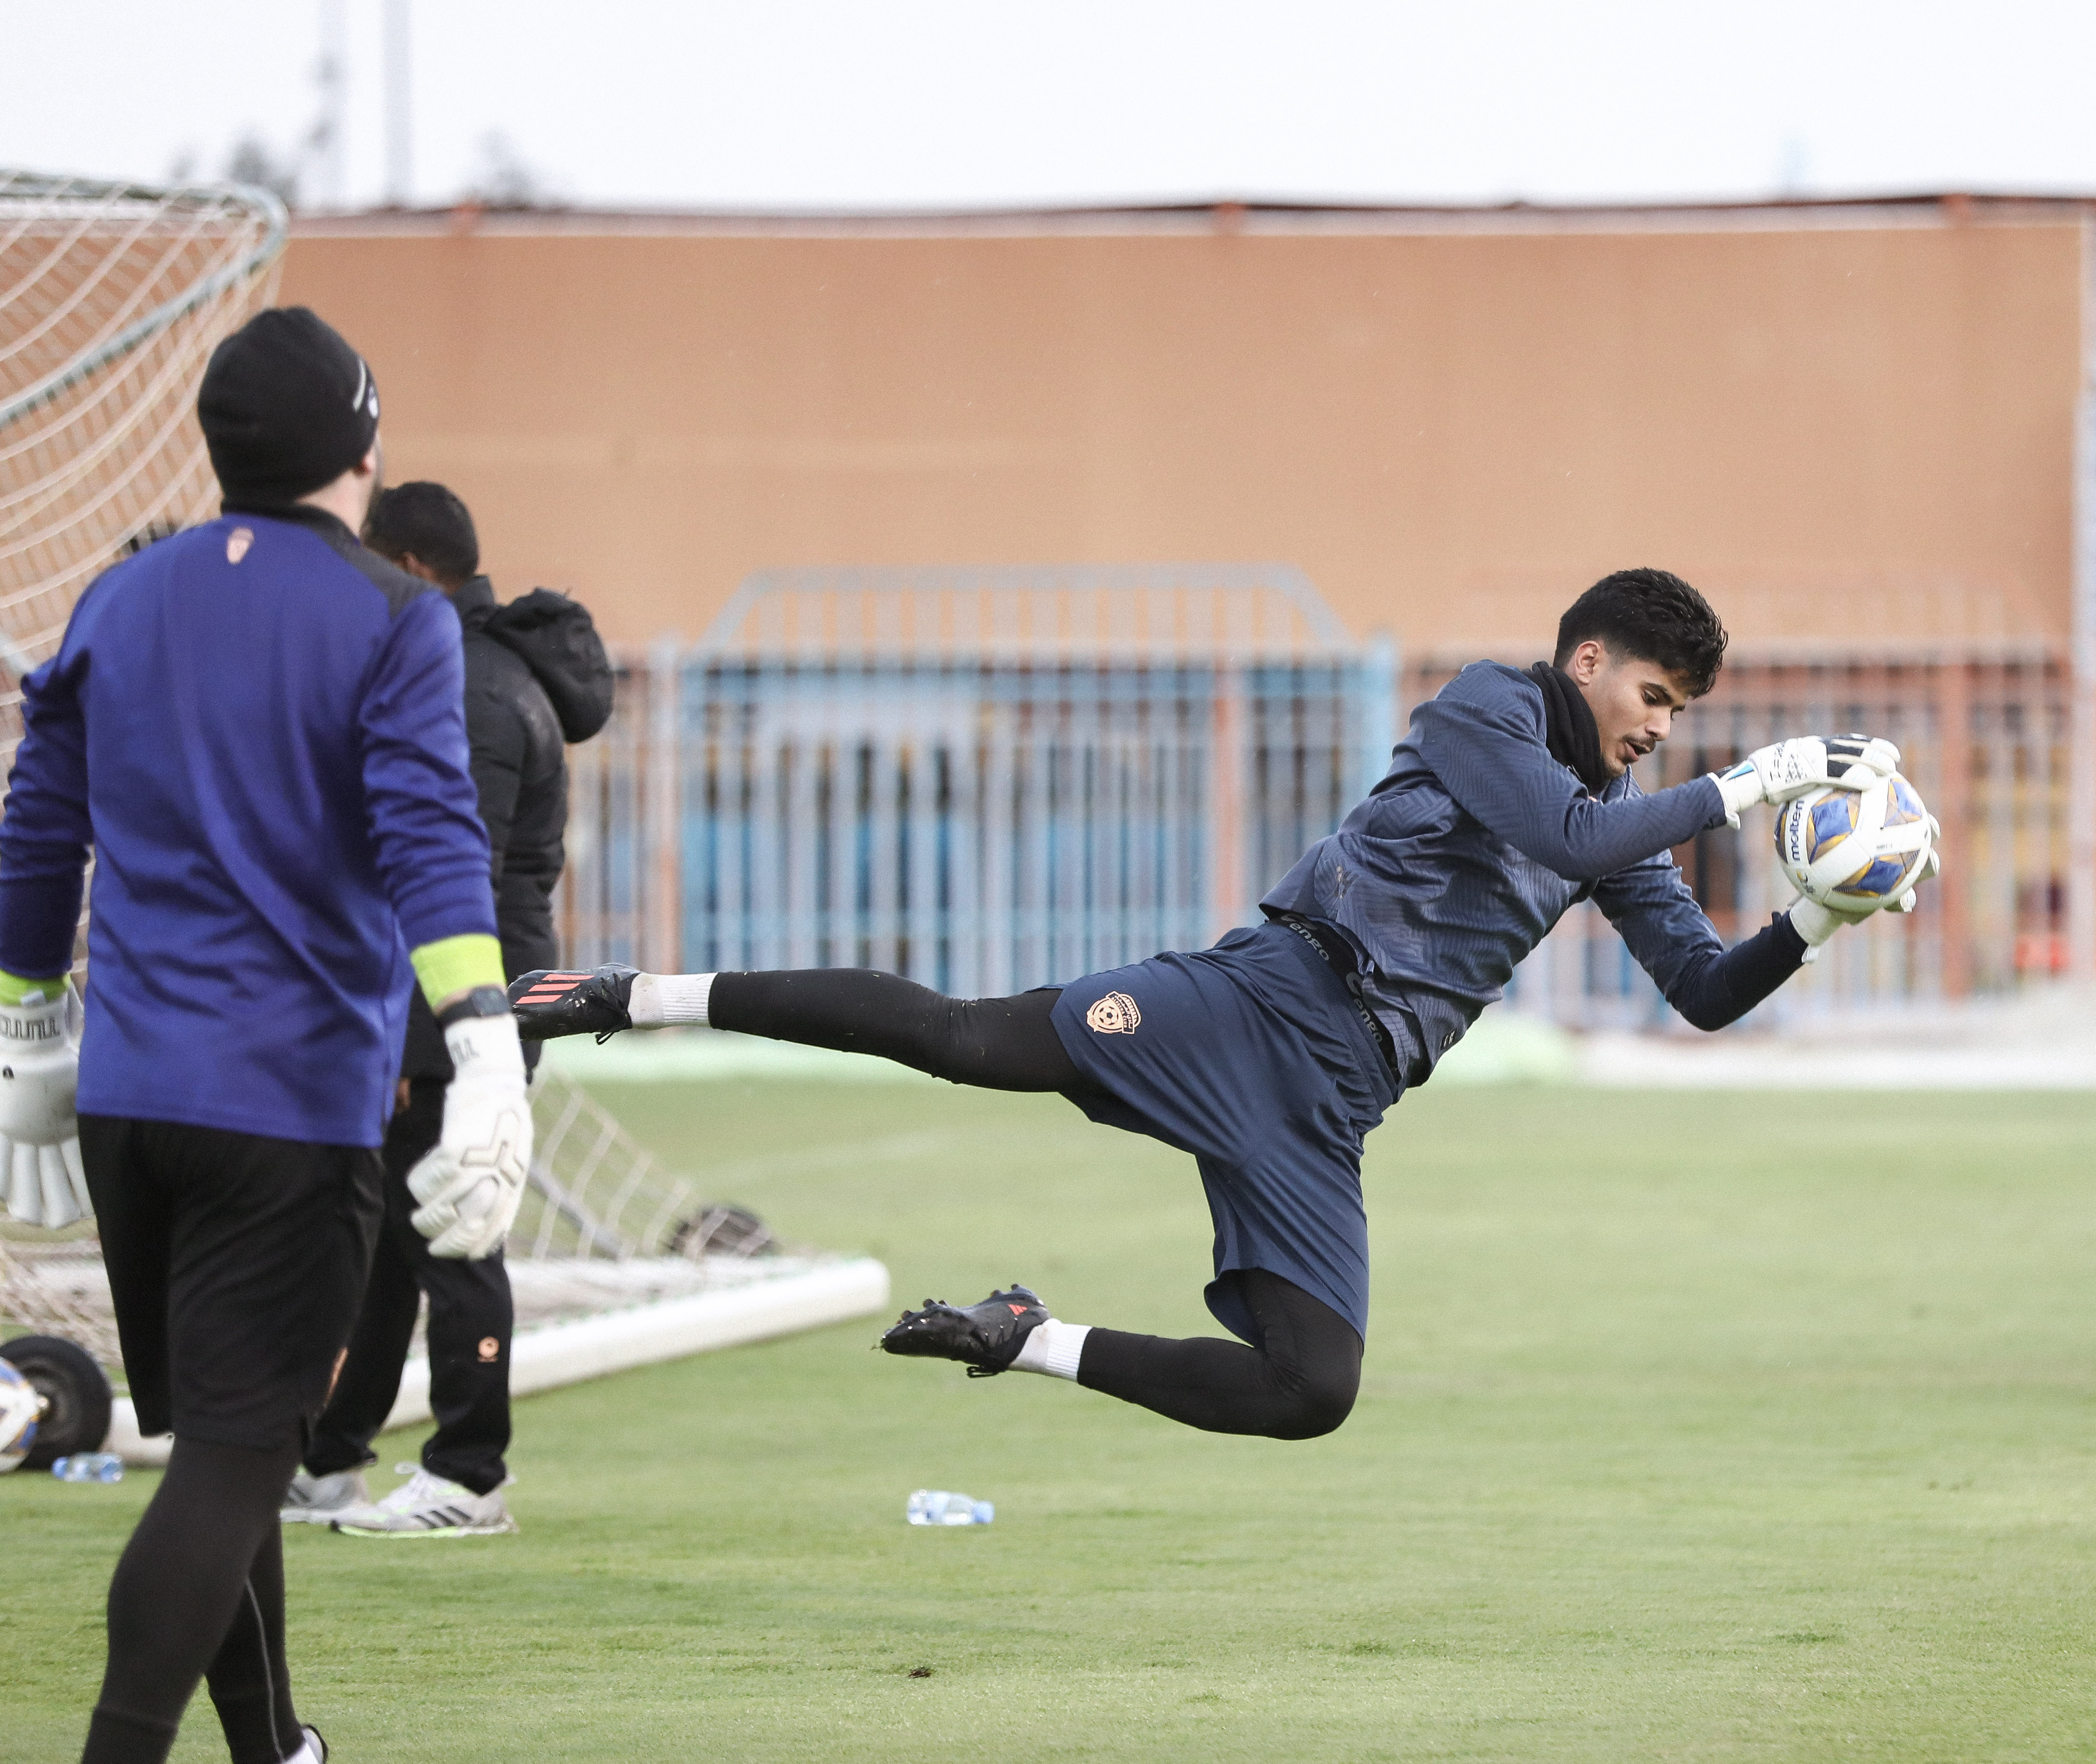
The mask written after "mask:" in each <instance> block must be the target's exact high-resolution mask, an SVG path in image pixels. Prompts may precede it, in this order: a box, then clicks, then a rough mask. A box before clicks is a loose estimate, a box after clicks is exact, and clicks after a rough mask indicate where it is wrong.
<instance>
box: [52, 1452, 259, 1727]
mask: <svg viewBox="0 0 2096 1764" xmlns="http://www.w3.org/2000/svg"><path fill="white" fill-rule="evenodd" d="M297 1464H298V1448H297V1447H296V1446H293V1445H286V1446H284V1447H280V1448H278V1449H277V1450H276V1451H274V1452H251V1451H248V1450H247V1449H245V1448H244V1447H239V1446H223V1445H213V1444H210V1443H205V1442H202V1441H199V1440H194V1439H180V1438H177V1439H176V1441H175V1447H174V1452H173V1455H172V1456H171V1457H170V1458H169V1460H168V1470H167V1474H166V1475H164V1476H163V1477H162V1478H160V1486H159V1489H158V1490H157V1491H155V1494H154V1495H153V1498H152V1500H151V1501H150V1502H148V1503H147V1504H146V1511H145V1513H144V1516H143V1517H141V1518H140V1520H139V1521H138V1530H135V1531H133V1533H132V1534H131V1541H130V1543H129V1544H127V1545H125V1547H124V1554H123V1557H122V1559H121V1560H120V1561H118V1563H117V1565H116V1576H115V1578H112V1579H111V1582H110V1583H109V1665H108V1670H107V1673H106V1674H105V1675H104V1676H103V1682H102V1696H101V1700H100V1701H98V1703H96V1705H95V1706H94V1719H93V1721H92V1722H91V1723H90V1726H89V1727H88V1733H87V1749H86V1750H85V1752H84V1753H82V1754H81V1764H160V1761H161V1760H162V1759H164V1758H165V1757H167V1755H168V1750H169V1749H170V1748H171V1747H172V1745H173V1744H174V1743H175V1729H176V1727H177V1724H178V1723H180V1722H181V1718H182V1710H183V1709H184V1708H185V1707H186V1706H187V1705H188V1703H189V1700H190V1696H191V1695H192V1693H194V1691H195V1689H196V1687H197V1680H198V1679H199V1678H205V1677H208V1679H209V1681H210V1684H211V1697H212V1703H213V1704H214V1705H216V1708H217V1710H218V1714H219V1722H220V1724H221V1727H224V1729H225V1739H226V1745H227V1749H228V1750H229V1752H230V1753H231V1754H232V1757H233V1760H234V1764H279V1761H280V1760H282V1759H283V1758H286V1757H290V1754H291V1753H294V1752H295V1751H296V1750H297V1749H299V1719H298V1715H297V1713H296V1712H295V1710H294V1709H293V1708H292V1706H291V1692H290V1679H289V1676H288V1674H287V1673H286V1669H285V1664H284V1557H283V1542H282V1527H281V1526H280V1523H279V1522H278V1520H277V1509H279V1508H280V1507H281V1506H282V1504H283V1500H284V1490H285V1487H286V1485H287V1484H288V1483H289V1482H290V1480H291V1472H292V1470H293V1469H295V1468H296V1467H297Z"/></svg>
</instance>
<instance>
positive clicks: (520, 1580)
mask: <svg viewBox="0 0 2096 1764" xmlns="http://www.w3.org/2000/svg"><path fill="white" fill-rule="evenodd" d="M603 1094H604V1095H605V1100H606V1101H607V1102H609V1103H610V1104H611V1106H612V1107H614V1109H615V1110H617V1111H618V1112H619V1113H620V1114H621V1115H622V1116H623V1117H624V1118H626V1119H627V1120H628V1121H629V1122H630V1123H631V1125H632V1126H633V1127H634V1128H635V1130H636V1131H637V1132H639V1133H640V1134H641V1135H642V1136H643V1137H644V1138H647V1139H648V1140H649V1141H650V1142H652V1143H653V1144H655V1145H657V1146H660V1147H662V1149H664V1150H665V1151H667V1152H669V1153H670V1155H671V1157H672V1159H673V1161H674V1162H675V1163H676V1164H678V1165H679V1167H681V1168H684V1169H687V1170H688V1171H690V1172H692V1173H693V1174H695V1175H697V1176H700V1177H702V1178H703V1179H704V1180H705V1185H706V1187H707V1188H708V1190H710V1191H711V1192H714V1193H718V1194H720V1195H722V1196H723V1197H724V1198H728V1199H738V1200H741V1201H744V1202H746V1203H749V1204H751V1205H753V1206H755V1207H758V1208H759V1209H761V1210H762V1211H763V1212H766V1215H767V1216H770V1217H771V1218H772V1219H774V1220H775V1221H776V1222H777V1224H778V1225H779V1226H780V1227H781V1228H782V1229H784V1231H786V1232H787V1233H789V1234H792V1235H795V1236H798V1237H801V1238H806V1239H808V1240H811V1241H814V1242H819V1243H823V1244H825V1245H828V1246H830V1247H836V1248H841V1249H867V1250H871V1251H874V1252H876V1253H877V1254H879V1255H881V1256H883V1257H884V1258H885V1259H886V1260H888V1262H889V1264H890V1266H891V1267H892V1268H893V1270H894V1273H895V1277H896V1289H897V1291H896V1295H897V1300H898V1301H901V1300H905V1299H906V1300H909V1301H910V1302H913V1303H914V1302H915V1300H916V1299H919V1297H920V1296H922V1295H924V1294H926V1293H932V1294H938V1295H945V1296H950V1297H952V1298H954V1299H962V1300H967V1299H975V1298H978V1297H980V1295H981V1294H982V1292H983V1291H984V1290H987V1288H988V1286H989V1285H990V1284H991V1283H993V1282H1004V1281H1006V1280H1008V1279H1012V1278H1021V1279H1026V1280H1029V1281H1031V1282H1035V1283H1037V1284H1038V1285H1039V1286H1040V1287H1041V1289H1042V1290H1043V1291H1044V1292H1045V1293H1046V1295H1047V1296H1048V1297H1049V1298H1050V1300H1051V1302H1052V1303H1053V1304H1054V1306H1055V1308H1056V1310H1057V1312H1059V1314H1060V1315H1062V1316H1066V1317H1068V1318H1071V1319H1072V1320H1075V1321H1094V1322H1111V1323H1115V1324H1117V1325H1123V1326H1126V1327H1132V1328H1136V1329H1142V1330H1158V1331H1165V1332H1172V1333H1180V1334H1184V1333H1189V1332H1193V1331H1203V1330H1209V1329H1210V1328H1211V1327H1212V1325H1208V1323H1207V1319H1206V1316H1205V1314H1204V1312H1203V1310H1202V1308H1201V1305H1200V1300H1199V1289H1200V1286H1201V1283H1202V1282H1203V1278H1204V1277H1205V1274H1206V1259H1207V1236H1206V1220H1205V1214H1204V1212H1203V1207H1202V1204H1201V1200H1200V1195H1199V1186H1198V1184H1197V1183H1196V1181H1195V1180H1194V1175H1193V1172H1192V1168H1191V1166H1190V1162H1189V1160H1187V1159H1183V1158H1181V1157H1180V1156H1178V1155H1175V1154H1173V1153H1171V1152H1169V1151H1165V1150H1164V1149H1163V1148H1161V1147H1159V1146H1154V1145H1151V1144H1150V1143H1148V1142H1144V1141H1142V1140H1139V1139H1137V1138H1135V1137H1130V1136H1129V1135H1125V1134H1121V1133H1113V1132H1111V1131H1109V1130H1107V1129H1103V1128H1097V1127H1092V1126H1090V1125H1089V1124H1086V1123H1085V1121H1084V1120H1082V1119H1081V1117H1080V1116H1078V1115H1077V1113H1076V1111H1074V1110H1073V1109H1072V1108H1070V1107H1068V1105H1066V1104H1064V1103H1061V1102H1059V1101H1058V1100H1056V1099H1055V1098H1007V1097H998V1096H993V1095H986V1094H975V1093H963V1092H957V1091H954V1090H950V1089H945V1088H944V1087H937V1086H932V1085H922V1086H915V1085H897V1086H887V1087H882V1086H872V1085H866V1086H842V1085H839V1086H830V1087H823V1086H815V1085H784V1084H779V1083H776V1082H771V1083H762V1084H760V1083H749V1084H731V1083H718V1084H714V1085H705V1086H693V1087H686V1088H683V1089H678V1088H675V1087H671V1086H668V1085H660V1086H652V1087H635V1088H632V1089H623V1090H613V1089H609V1087H607V1088H606V1089H605V1091H604V1093H603ZM2092 1139H2096V1102H2092V1101H2090V1100H2089V1099H2085V1098H2078V1097H2055V1096H2009V1095H1975V1096H1937V1097H1931V1096H1913V1095H1905V1096H1845V1095H1840V1094H1826V1095H1812V1096H1784V1097H1775V1098H1771V1097H1762V1096H1753V1095H1690V1094H1666V1095H1634V1094H1622V1093H1615V1094H1596V1093H1583V1092H1577V1091H1569V1090H1526V1091H1515V1090H1506V1091H1482V1090H1470V1091H1454V1092H1449V1093H1448V1094H1442V1095H1436V1094H1433V1093H1432V1092H1431V1091H1428V1092H1426V1093H1424V1094H1421V1095H1420V1096H1419V1097H1417V1098H1412V1099H1410V1100H1408V1101H1407V1102H1406V1103H1404V1106H1403V1107H1402V1108H1400V1110H1399V1111H1397V1113H1396V1115H1395V1116H1394V1118H1393V1119H1392V1120H1391V1122H1390V1123H1389V1124H1386V1126H1385V1127H1384V1128H1383V1129H1382V1131H1381V1132H1380V1133H1378V1136H1377V1137H1375V1138H1374V1139H1373V1141H1372V1142H1371V1149H1370V1155H1369V1172H1368V1182H1369V1214H1370V1219H1371V1222H1372V1227H1373V1235H1374V1247H1375V1275H1376V1283H1377V1286H1376V1290H1377V1307H1376V1314H1375V1324H1374V1332H1373V1340H1372V1341H1371V1343H1369V1359H1368V1365H1367V1372H1366V1378H1365V1387H1364V1390H1363V1393H1362V1398H1361V1402H1360V1406H1359V1408H1357V1409H1356V1411H1355V1413H1354V1417H1353V1419H1352V1420H1351V1421H1350V1422H1349V1423H1348V1424H1347V1426H1346V1427H1345V1428H1344V1429H1343V1430H1341V1431H1340V1432H1339V1433H1338V1434H1334V1435H1333V1436H1331V1437H1330V1438H1328V1439H1321V1440H1317V1441H1315V1442H1311V1443H1302V1444H1292V1445H1291V1444H1279V1443H1270V1442H1265V1441H1258V1440H1243V1439H1221V1438H1216V1437H1212V1436H1208V1435H1204V1434H1195V1433H1193V1432H1190V1431H1188V1430H1183V1429H1181V1428H1177V1427H1175V1426H1171V1425H1170V1424H1168V1423H1167V1422H1165V1421H1161V1420H1159V1419H1157V1418H1156V1417H1151V1416H1149V1415H1146V1414H1144V1413H1140V1412H1138V1411H1135V1410H1133V1409H1130V1408H1124V1407H1123V1406H1122V1405H1120V1404H1116V1403H1113V1402H1111V1401H1109V1400H1107V1399H1104V1398H1101V1397H1098V1396H1097V1395H1093V1394H1091V1393H1089V1392H1086V1391H1080V1390H1077V1389H1075V1388H1073V1387H1072V1386H1067V1385H1063V1384H1058V1383H1051V1382H1049V1381H1047V1380H1045V1379H1039V1378H1024V1377H1007V1378H999V1379H996V1380H993V1381H988V1382H968V1381H967V1379H965V1378H963V1376H962V1375H961V1373H960V1371H959V1369H958V1368H954V1369H945V1368H943V1367H941V1366H937V1365H932V1364H922V1363H915V1362H902V1361H893V1360H886V1359H884V1358H879V1357H876V1356H873V1355H871V1354H870V1353H868V1352H867V1346H868V1344H869V1343H870V1342H871V1340H872V1338H873V1335H874V1334H875V1331H874V1329H873V1328H872V1327H871V1325H866V1324H855V1325H849V1326H845V1327H842V1328H837V1329H832V1330H825V1331H823V1332H822V1333H819V1334H814V1335H809V1336H804V1337H801V1338H796V1339H793V1340H788V1341H783V1342H776V1343H768V1344H764V1345H760V1346H757V1347H748V1348H744V1349H740V1350H736V1351H729V1352H724V1353H719V1354H714V1355H711V1356H705V1357H702V1358H700V1359H696V1360H688V1361H686V1362H683V1363H682V1364H675V1365H670V1366H663V1367H658V1368H655V1369H650V1370H647V1371H644V1372H640V1373H631V1374H628V1375H626V1376H624V1377H622V1378H614V1379H611V1380H608V1381H605V1382H601V1383H599V1384H596V1385H592V1386H586V1387H583V1388H579V1389H575V1390H570V1391H562V1392H558V1393H555V1394H553V1395H548V1396H543V1397H539V1398H535V1399H531V1400H530V1401H527V1402H526V1403H523V1404H521V1405H520V1406H519V1409H518V1412H517V1447H516V1450H515V1453H514V1456H513V1463H514V1466H515V1468H516V1469H517V1474H518V1476H519V1478H520V1480H519V1482H518V1483H517V1487H515V1488H514V1489H513V1491H511V1499H512V1502H513V1506H514V1508H515V1510H516V1511H517V1513H518V1514H519V1515H520V1517H521V1518H522V1523H523V1527H524V1529H523V1532H522V1535H520V1536H517V1537H514V1538H504V1539H485V1540H474V1541H467V1542H452V1543H407V1544H375V1543H363V1542H356V1541H352V1540H348V1539H338V1538H334V1537H332V1536H329V1535H325V1534H320V1533H312V1532H308V1531H306V1530H294V1532H293V1533H292V1535H290V1537H289V1538H288V1539H287V1547H288V1552H289V1557H290V1576H291V1584H292V1599H293V1612H294V1631H293V1650H294V1666H295V1672H296V1674H297V1683H298V1686H299V1704H300V1708H301V1709H302V1711H303V1712H304V1713H305V1714H306V1715H307V1716H308V1718H311V1719H312V1720H314V1721H316V1722H317V1723H319V1724H320V1725H321V1727H323V1728H324V1729H325V1731H327V1733H328V1735H329V1737H330V1740H333V1741H334V1743H335V1745H336V1747H337V1753H336V1755H337V1757H338V1759H340V1760H341V1761H342V1764H359V1761H370V1760H384V1761H389V1764H391V1761H407V1760H423V1759H443V1760H445V1761H446V1764H479V1761H483V1760H484V1761H488V1764H494V1761H498V1760H500V1761H504V1764H509V1761H535V1760H568V1759H574V1760H581V1759H591V1760H598V1759H601V1760H622V1761H623V1760H630V1761H635V1764H640V1761H649V1760H657V1759H662V1760H670V1759H677V1760H683V1759H693V1758H718V1759H733V1760H742V1759H749V1760H765V1761H771V1760H788V1759H793V1760H802V1759H806V1760H824V1761H830V1760H839V1759H847V1760H856V1759H869V1760H871V1759H880V1760H889V1759H893V1760H910V1761H913V1764H943V1761H946V1760H963V1759H967V1760H971V1761H972V1760H976V1759H980V1758H990V1757H997V1758H1012V1757H1019V1758H1028V1759H1075V1758H1111V1759H1129V1760H1137V1759H1140V1760H1177V1759H1187V1760H1203V1761H1209V1760H1247V1761H1251V1760H1267V1759H1294V1758H1303V1759H1334V1760H1342V1759H1343V1760H1352V1759H1362V1760H1366V1759H1392V1760H1395V1759H1405V1760H1415V1759H1443V1758H1463V1759H1545V1758H1548V1759H1593V1760H1622V1759H1628V1758H1675V1759H1700V1758H1713V1759H1717V1758H1722V1759H1808V1758H1810V1759H1819V1758H1826V1759H1834V1758H1840V1759H1844V1760H1851V1759H1879V1758H1882V1759H1897V1760H1900V1761H1902V1764H1914V1761H1919V1760H1937V1759H1941V1760H1945V1761H1953V1760H1956V1761H1969V1760H1981V1759H1986V1760H2008V1759H2029V1760H2045V1761H2053V1760H2061V1759H2070V1758H2085V1757H2096V1692H2092V1688H2091V1687H2092V1685H2096V1670H2092V1669H2096V1658H2092V1641H2096V1607H2092V1599H2091V1595H2092V1592H2096V1587H2092V1578H2096V1453H2093V1452H2092V1447H2096V1400H2092V1399H2096V1373H2092V1366H2091V1353H2092V1339H2091V1329H2090V1323H2091V1294H2092V1291H2096V1183H2092V1181H2091V1162H2092V1160H2091V1157H2090V1153H2091V1150H2092ZM412 1443H413V1440H412V1439H411V1438H410V1437H409V1436H406V1435H403V1436H399V1437H398V1438H397V1439H395V1440H392V1441H388V1442H382V1445H383V1446H384V1447H385V1449H386V1453H387V1457H388V1461H389V1462H390V1461H391V1458H392V1457H393V1456H403V1457H404V1456H408V1455H410V1452H411V1448H412ZM920 1486H931V1487H947V1488H958V1489H962V1490H965V1491H967V1492H968V1493H971V1494H973V1495H977V1496H980V1497H984V1498H987V1499H991V1500H995V1501H996V1503H997V1506H998V1517H997V1522H996V1523H995V1525H994V1526H990V1527H989V1528H987V1529H984V1530H965V1531H954V1532H940V1531H930V1530H915V1529H912V1528H910V1527H909V1526H906V1525H905V1524H904V1523H903V1521H902V1505H903V1500H904V1497H905V1496H906V1495H907V1494H908V1493H909V1491H910V1490H911V1489H913V1488H915V1487H920ZM151 1487H152V1478H151V1477H150V1476H146V1475H133V1476H132V1477H131V1478H128V1479H127V1480H126V1481H125V1482H124V1483H122V1484H121V1485H120V1487H116V1488H112V1489H102V1488H93V1487H90V1488H76V1487H60V1486H58V1485H56V1484H55V1483H54V1482H51V1481H50V1478H44V1477H28V1476H18V1477H15V1478H8V1479H7V1480H6V1481H5V1482H0V1544H4V1553H5V1557H6V1561H7V1567H8V1574H7V1595H6V1597H5V1599H4V1600H0V1650H4V1656H5V1658H6V1660H7V1683H8V1685H9V1694H8V1696H7V1699H6V1701H5V1704H4V1706H3V1707H0V1757H5V1758H6V1759H7V1760H9V1761H10V1764H41V1761H45V1760H51V1761H59V1760H65V1761H70V1760H71V1759H72V1758H73V1757H75V1756H76V1746H77V1744H78V1735H79V1733H80V1731H81V1723H82V1717H83V1712H84V1711H85V1708H86V1707H87V1705H88V1704H89V1703H90V1701H92V1696H93V1691H94V1683H95V1680H96V1678H97V1675H98V1671H99V1666H100V1638H99V1633H98V1631H99V1622H100V1604H101V1598H102V1594H103V1586H104V1583H105V1582H106V1580H107V1575H108V1571H109V1568H110V1565H111V1561H112V1560H113V1559H114V1557H115V1555H116V1552H117V1550H118V1549H119V1548H120V1546H121V1544H122V1542H123V1539H124V1535H125V1534H126V1531H127V1530H128V1529H129V1523H130V1521H131V1518H132V1517H133V1514H134V1513H136V1511H137V1509H138V1507H139V1505H140V1504H141V1503H142V1501H143V1500H144V1499H145V1498H146V1496H147V1495H148V1494H149V1493H150V1491H151ZM919 1669H923V1670H925V1671H927V1672H928V1675H926V1676H917V1675H913V1674H915V1673H916V1672H918V1671H919ZM176 1756H177V1758H179V1759H182V1760H203V1759H208V1758H212V1757H221V1756H223V1753H222V1752H221V1750H220V1749H219V1746H218V1742H217V1738H216V1725H215V1723H213V1721H212V1717H211V1714H210V1711H209V1709H208V1706H207V1705H205V1704H204V1703H203V1701H202V1700H201V1699H199V1703H198V1705H196V1707H195V1708H194V1709H193V1710H192V1713H191V1715H190V1720H189V1723H188V1725H187V1727H186V1729H185V1731H184V1735H183V1737H182V1740H181V1743H180V1744H179V1745H178V1747H177V1752H176Z"/></svg>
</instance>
